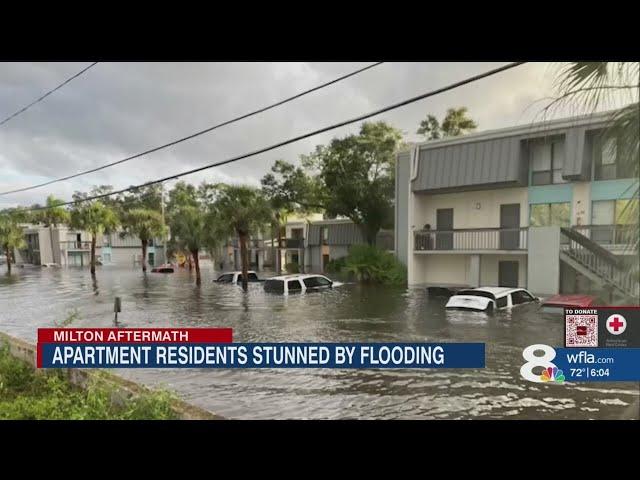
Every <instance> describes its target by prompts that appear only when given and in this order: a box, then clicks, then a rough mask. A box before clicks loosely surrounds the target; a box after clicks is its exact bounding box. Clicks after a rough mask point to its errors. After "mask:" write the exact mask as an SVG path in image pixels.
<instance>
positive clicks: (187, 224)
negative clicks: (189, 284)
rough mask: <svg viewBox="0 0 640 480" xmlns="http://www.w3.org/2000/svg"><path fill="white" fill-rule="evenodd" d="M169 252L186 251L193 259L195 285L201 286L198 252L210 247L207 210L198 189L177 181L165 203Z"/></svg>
mask: <svg viewBox="0 0 640 480" xmlns="http://www.w3.org/2000/svg"><path fill="white" fill-rule="evenodd" d="M167 212H168V218H169V229H170V230H171V247H172V250H176V249H178V250H182V251H184V252H187V253H188V254H189V256H190V257H191V258H192V259H193V263H194V265H195V270H196V284H197V285H200V284H201V283H202V279H201V275H200V258H199V255H200V251H201V250H202V249H204V248H207V247H208V246H209V245H210V238H211V235H210V232H209V231H208V228H207V222H206V215H207V211H206V209H205V205H204V204H203V202H202V196H201V195H200V194H199V192H198V190H197V189H196V188H195V187H194V186H193V185H190V184H187V183H185V182H178V183H177V184H176V185H175V187H174V188H173V189H172V190H171V191H170V192H169V202H168V204H167ZM189 264H190V265H191V259H190V260H189Z"/></svg>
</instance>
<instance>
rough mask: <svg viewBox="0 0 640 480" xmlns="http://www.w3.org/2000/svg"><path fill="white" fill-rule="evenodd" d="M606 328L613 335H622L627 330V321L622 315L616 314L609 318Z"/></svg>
mask: <svg viewBox="0 0 640 480" xmlns="http://www.w3.org/2000/svg"><path fill="white" fill-rule="evenodd" d="M606 326H607V330H608V331H609V333H611V334H612V335H620V334H621V333H622V332H624V331H625V330H626V329H627V320H626V319H625V318H624V317H623V316H622V315H620V314H617V313H616V314H614V315H611V316H610V317H609V318H607V323H606Z"/></svg>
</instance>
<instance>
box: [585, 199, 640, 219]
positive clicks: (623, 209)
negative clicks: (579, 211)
mask: <svg viewBox="0 0 640 480" xmlns="http://www.w3.org/2000/svg"><path fill="white" fill-rule="evenodd" d="M637 217H638V199H628V200H599V201H596V202H592V204H591V224H592V225H629V224H630V223H633V222H634V218H635V219H636V221H637Z"/></svg>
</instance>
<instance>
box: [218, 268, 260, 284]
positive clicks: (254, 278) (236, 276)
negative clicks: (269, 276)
mask: <svg viewBox="0 0 640 480" xmlns="http://www.w3.org/2000/svg"><path fill="white" fill-rule="evenodd" d="M259 281H260V279H259V278H258V274H257V273H256V272H254V271H253V270H249V271H248V272H247V282H259ZM214 282H217V283H241V282H242V272H227V273H223V274H222V275H220V276H219V277H218V278H217V279H216V280H214Z"/></svg>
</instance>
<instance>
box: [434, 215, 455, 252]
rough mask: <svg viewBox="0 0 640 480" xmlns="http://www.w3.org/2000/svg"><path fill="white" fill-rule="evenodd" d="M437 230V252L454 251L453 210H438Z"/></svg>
mask: <svg viewBox="0 0 640 480" xmlns="http://www.w3.org/2000/svg"><path fill="white" fill-rule="evenodd" d="M436 230H438V232H437V233H436V250H453V232H452V230H453V208H439V209H438V210H436ZM440 231H444V232H446V233H441V232H440Z"/></svg>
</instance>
